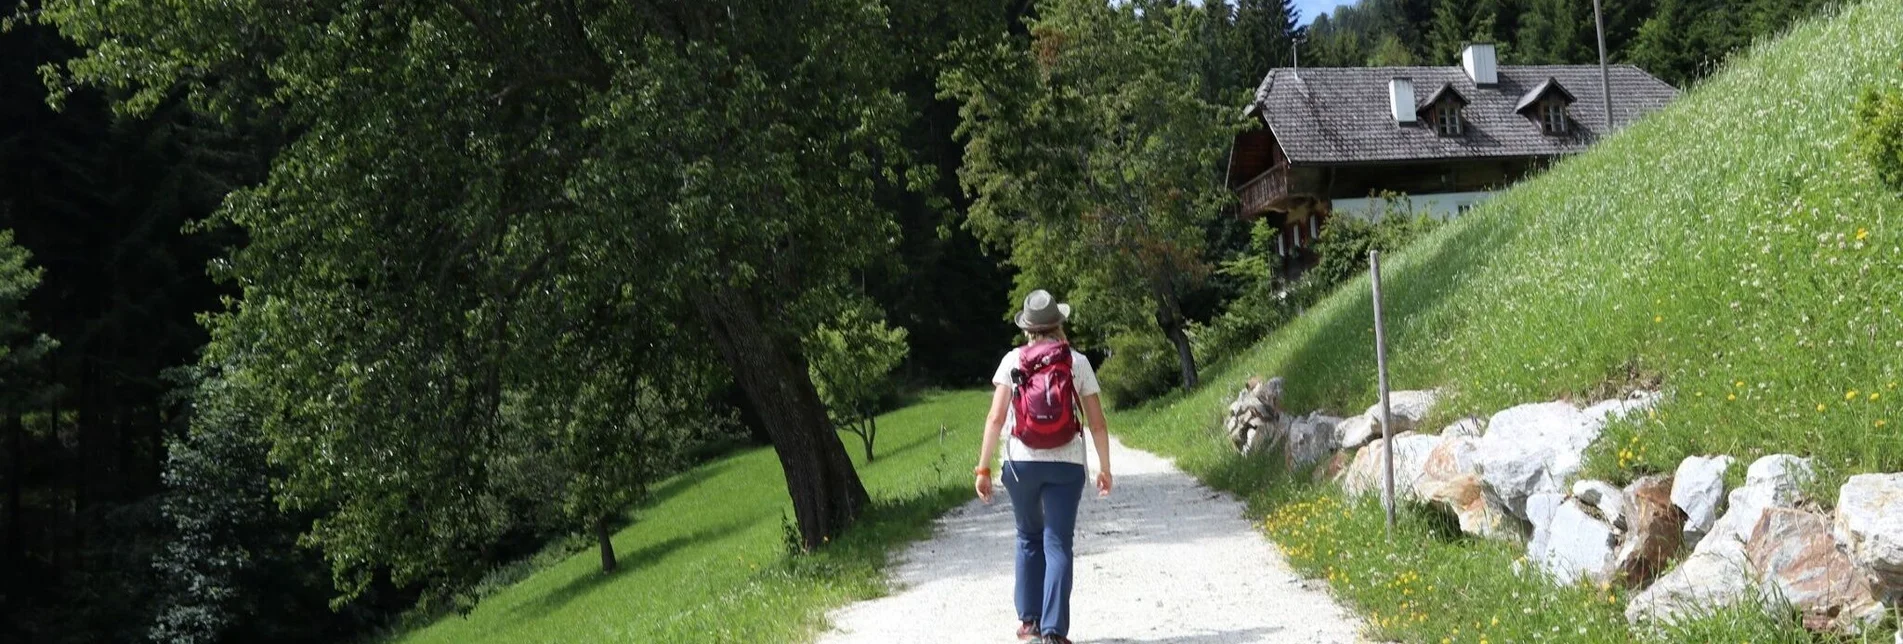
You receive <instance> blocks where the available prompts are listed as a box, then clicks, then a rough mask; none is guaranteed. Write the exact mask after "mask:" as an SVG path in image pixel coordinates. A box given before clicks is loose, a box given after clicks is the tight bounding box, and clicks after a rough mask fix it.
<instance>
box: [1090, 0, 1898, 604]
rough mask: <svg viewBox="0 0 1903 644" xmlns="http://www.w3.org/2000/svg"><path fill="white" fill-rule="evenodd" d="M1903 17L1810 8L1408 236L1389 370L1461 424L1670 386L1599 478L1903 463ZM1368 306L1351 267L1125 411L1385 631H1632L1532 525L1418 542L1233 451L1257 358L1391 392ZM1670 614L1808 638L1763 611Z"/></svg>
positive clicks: (1145, 439)
mask: <svg viewBox="0 0 1903 644" xmlns="http://www.w3.org/2000/svg"><path fill="white" fill-rule="evenodd" d="M1898 15H1903V0H1869V1H1867V2H1863V3H1861V4H1856V5H1854V6H1851V7H1848V8H1845V9H1843V10H1841V11H1839V12H1838V13H1837V14H1835V15H1834V16H1831V17H1826V18H1821V19H1817V20H1812V21H1809V22H1806V23H1803V24H1801V25H1799V26H1797V27H1795V28H1794V29H1793V30H1792V31H1791V32H1790V33H1789V34H1787V36H1786V37H1783V38H1781V39H1778V40H1776V41H1771V42H1768V43H1763V44H1760V45H1758V46H1757V47H1755V48H1754V49H1753V50H1752V51H1750V52H1749V54H1748V55H1745V56H1742V57H1740V58H1738V59H1736V61H1735V62H1734V63H1732V64H1731V65H1730V66H1729V67H1728V68H1727V69H1725V70H1723V71H1722V72H1721V73H1719V74H1718V75H1716V76H1715V77H1714V78H1713V79H1712V80H1711V81H1710V82H1707V83H1705V84H1703V85H1700V86H1698V87H1696V88H1694V89H1693V90H1692V91H1690V92H1688V93H1687V94H1686V95H1685V96H1684V97H1683V98H1681V99H1680V100H1679V101H1678V102H1676V103H1675V104H1674V105H1672V106H1670V107H1669V108H1667V109H1666V110H1664V111H1662V112H1660V113H1657V114H1655V115H1654V116H1652V117H1650V118H1648V119H1646V120H1644V121H1642V122H1640V123H1637V124H1635V125H1633V126H1632V127H1630V128H1629V129H1628V130H1626V131H1624V132H1622V133H1621V134H1619V135H1618V136H1616V137H1614V138H1612V139H1611V140H1609V141H1606V142H1605V143H1603V144H1602V145H1600V146H1599V147H1597V148H1595V149H1594V150H1593V151H1592V152H1590V153H1588V154H1585V155H1582V156H1579V157H1576V158H1571V159H1568V160H1565V161H1563V162H1560V163H1558V164H1556V165H1555V166H1554V167H1552V168H1551V169H1550V170H1548V171H1547V172H1545V173H1544V174H1542V175H1541V176H1539V177H1537V178H1535V179H1532V180H1530V181H1527V182H1525V183H1522V184H1520V185H1518V186H1516V187H1515V188H1513V189H1511V190H1509V191H1507V192H1505V193H1504V194H1502V195H1500V196H1498V197H1496V198H1495V199H1493V200H1491V201H1489V202H1487V203H1486V204H1484V205H1483V206H1482V207H1480V208H1478V209H1476V210H1474V211H1472V212H1471V213H1470V214H1469V215H1467V216H1465V217H1463V218H1462V219H1460V220H1458V221H1456V222H1454V223H1452V224H1450V225H1448V226H1445V227H1443V228H1441V229H1440V230H1438V231H1436V232H1435V233H1433V234H1432V235H1430V236H1428V237H1427V238H1424V239H1423V240H1422V241H1420V242H1417V243H1416V244H1414V245H1413V246H1412V247H1410V248H1408V249H1406V250H1405V251H1403V252H1400V253H1397V254H1395V255H1394V256H1393V257H1390V258H1387V261H1384V269H1385V270H1386V273H1385V279H1384V283H1383V290H1384V293H1385V294H1386V296H1387V301H1386V315H1387V329H1388V337H1389V343H1390V345H1389V351H1388V356H1389V362H1390V366H1391V378H1392V383H1393V385H1394V387H1395V388H1397V389H1409V388H1428V387H1441V388H1444V390H1445V391H1446V392H1447V394H1448V396H1449V397H1448V398H1447V399H1446V400H1445V401H1444V402H1443V404H1442V405H1441V406H1440V407H1439V408H1437V410H1436V414H1437V415H1438V416H1440V417H1442V418H1441V419H1442V420H1446V419H1451V418H1453V417H1455V416H1464V415H1469V414H1472V415H1479V416H1482V417H1485V416H1487V415H1490V414H1492V413H1493V412H1495V411H1498V410H1500V409H1504V408H1506V407H1509V406H1512V405H1515V404H1518V403H1522V402H1528V401H1539V400H1550V399H1554V398H1571V399H1587V398H1595V397H1603V396H1605V395H1607V394H1611V393H1615V392H1618V391H1621V390H1625V389H1630V388H1636V387H1658V388H1660V389H1661V390H1662V391H1663V392H1665V394H1666V399H1665V401H1664V402H1663V403H1662V404H1661V405H1660V406H1659V407H1658V408H1657V419H1656V422H1653V421H1647V422H1645V423H1644V424H1643V425H1637V424H1633V423H1615V424H1614V425H1613V426H1612V427H1611V428H1609V430H1608V432H1607V433H1606V435H1605V436H1603V437H1602V438H1601V439H1600V441H1599V442H1598V443H1597V444H1596V445H1595V447H1594V450H1593V451H1592V452H1590V453H1589V461H1588V464H1587V471H1586V473H1585V474H1584V475H1585V476H1591V477H1594V478H1603V479H1609V480H1613V481H1618V482H1624V481H1627V480H1631V479H1633V478H1635V477H1637V476H1639V475H1642V474H1645V473H1651V472H1661V471H1665V472H1669V471H1670V470H1671V469H1672V468H1673V467H1674V466H1675V465H1676V464H1677V463H1678V462H1679V461H1680V460H1681V459H1682V458H1683V457H1685V456H1687V455H1690V454H1695V453H1727V454H1736V455H1739V456H1740V457H1742V458H1751V457H1755V456H1760V455H1764V454H1769V453H1775V452H1794V453H1798V454H1803V455H1807V456H1812V457H1815V464H1816V465H1817V466H1818V467H1819V469H1820V474H1821V476H1820V477H1819V478H1820V479H1821V480H1820V481H1818V483H1817V484H1818V486H1819V487H1820V488H1823V487H1827V488H1828V489H1829V490H1832V493H1830V494H1822V495H1817V498H1821V499H1826V500H1827V501H1828V500H1829V499H1834V498H1835V494H1834V490H1835V489H1836V486H1837V485H1838V484H1840V483H1841V482H1842V481H1843V479H1844V478H1845V477H1847V476H1848V475H1850V474H1853V473H1858V472H1869V471H1886V472H1894V471H1898V470H1903V435H1899V434H1898V432H1897V425H1895V424H1894V423H1896V422H1898V421H1899V420H1903V408H1899V406H1898V398H1899V397H1903V391H1897V390H1895V387H1896V386H1897V382H1898V381H1899V380H1903V373H1899V371H1903V365H1899V364H1898V363H1897V360H1896V358H1897V356H1898V355H1903V326H1899V325H1898V324H1897V321H1896V313H1897V311H1898V309H1899V308H1903V288H1899V287H1900V286H1903V248H1900V247H1903V197H1899V195H1898V194H1897V193H1896V192H1895V191H1893V190H1892V189H1890V188H1887V187H1885V186H1883V185H1882V184H1880V183H1879V181H1878V179H1877V178H1876V176H1875V174H1874V171H1873V170H1872V169H1871V168H1870V167H1869V166H1868V165H1867V164H1865V163H1864V162H1862V161H1860V160H1857V159H1855V158H1854V157H1853V156H1852V155H1851V153H1850V146H1849V144H1848V136H1849V133H1850V130H1851V122H1852V106H1853V103H1854V101H1855V99H1856V95H1857V92H1858V91H1859V90H1860V89H1861V88H1862V87H1863V86H1864V85H1865V84H1866V83H1870V82H1872V81H1877V80H1880V79H1892V80H1893V79H1903V68H1900V67H1899V65H1898V63H1899V61H1903V21H1900V20H1897V19H1896V16H1898ZM1615 101H1616V97H1615ZM1371 317H1372V311H1371V305H1370V302H1369V298H1368V283H1367V280H1366V278H1361V279H1358V280H1356V281H1353V282H1351V283H1348V284H1346V285H1344V286H1343V287H1342V288H1341V289H1340V290H1339V291H1338V292H1336V293H1335V294H1333V295H1332V296H1330V297H1329V298H1328V299H1326V300H1325V301H1324V302H1322V303H1321V304H1320V305H1318V306H1316V307H1315V308H1313V309H1312V310H1310V311H1309V312H1308V313H1307V314H1306V315H1304V316H1303V317H1301V318H1300V319H1299V320H1298V321H1296V322H1294V323H1292V324H1290V325H1289V326H1287V327H1285V328H1283V329H1281V330H1279V331H1278V332H1276V333H1274V334H1273V335H1271V336H1270V337H1267V338H1265V339H1264V340H1263V341H1262V342H1260V343H1259V344H1258V345H1257V346H1256V347H1255V348H1254V349H1252V350H1251V351H1250V352H1249V353H1248V354H1247V355H1244V356H1240V357H1239V359H1237V360H1235V361H1233V362H1232V364H1233V365H1235V366H1233V367H1231V368H1229V369H1227V370H1226V371H1224V372H1223V373H1217V374H1212V375H1211V377H1210V378H1208V382H1209V383H1210V385H1211V386H1208V387H1206V388H1205V389H1204V390H1202V391H1199V392H1197V393H1195V394H1192V395H1190V396H1187V397H1178V398H1175V399H1171V400H1164V401H1159V402H1158V403H1156V404H1153V405H1151V406H1150V407H1148V408H1146V409H1144V410H1142V411H1140V412H1138V413H1136V414H1132V415H1130V416H1127V417H1125V418H1124V419H1122V425H1123V426H1124V427H1126V428H1130V429H1127V430H1126V431H1125V432H1124V435H1125V437H1126V440H1128V441H1129V442H1130V443H1131V444H1132V445H1135V446H1138V447H1142V448H1146V449H1152V450H1159V451H1163V452H1166V453H1170V454H1173V455H1176V456H1178V457H1179V458H1180V462H1181V463H1182V464H1183V465H1184V466H1185V467H1186V468H1187V469H1190V470H1191V471H1192V472H1195V473H1197V474H1198V475H1199V476H1202V477H1203V478H1204V479H1205V480H1206V481H1207V482H1209V483H1211V484H1212V485H1215V486H1217V487H1221V488H1225V489H1230V490H1235V491H1239V492H1243V493H1245V494H1249V495H1251V501H1252V504H1251V506H1252V508H1253V509H1254V510H1255V511H1257V512H1259V513H1261V514H1263V515H1264V516H1265V517H1266V519H1265V527H1266V528H1267V529H1268V530H1269V532H1270V534H1271V536H1272V537H1273V538H1275V539H1276V540H1277V541H1278V542H1280V543H1281V545H1282V546H1283V547H1284V549H1285V551H1287V552H1289V554H1290V558H1291V560H1292V561H1294V562H1295V563H1296V565H1297V566H1298V567H1300V568H1302V569H1304V570H1306V571H1308V572H1310V573H1311V574H1315V575H1317V576H1324V577H1326V578H1327V579H1328V580H1329V581H1330V582H1331V585H1332V586H1333V587H1334V588H1335V590H1336V592H1337V593H1338V594H1340V595H1343V596H1345V597H1346V598H1348V599H1349V600H1350V601H1352V602H1354V603H1355V604H1357V605H1358V606H1360V607H1362V609H1363V610H1365V611H1366V612H1367V614H1368V615H1369V617H1370V622H1371V623H1372V624H1374V625H1375V626H1376V628H1377V630H1379V631H1380V634H1381V635H1384V636H1389V637H1395V638H1399V639H1403V640H1407V641H1445V640H1443V639H1442V638H1448V639H1451V640H1452V641H1472V640H1473V638H1474V636H1476V635H1483V636H1484V635H1485V634H1491V636H1492V638H1493V640H1494V641H1521V640H1525V639H1534V638H1555V637H1556V638H1558V639H1564V640H1586V641H1625V640H1627V639H1630V638H1631V637H1632V634H1631V633H1629V632H1628V631H1627V630H1626V627H1625V624H1624V621H1623V619H1622V618H1621V617H1620V615H1619V609H1620V608H1621V607H1622V606H1623V605H1624V601H1623V600H1624V597H1622V594H1623V592H1624V591H1620V590H1618V589H1616V588H1615V589H1611V590H1605V589H1595V588H1584V587H1579V588H1551V587H1546V586H1544V585H1542V584H1540V583H1537V582H1533V581H1529V580H1528V579H1527V578H1524V577H1520V576H1517V575H1514V574H1513V573H1511V572H1510V570H1512V568H1513V563H1514V559H1515V558H1517V557H1518V556H1519V552H1518V550H1517V548H1514V547H1509V546H1501V545H1498V544H1488V543H1476V542H1472V541H1466V540H1460V539H1455V538H1452V537H1451V536H1450V535H1448V534H1447V531H1446V530H1445V529H1444V527H1443V526H1440V525H1438V524H1436V523H1435V521H1434V520H1433V519H1431V518H1429V517H1426V516H1422V515H1409V516H1408V517H1407V519H1406V520H1404V521H1403V526H1402V530H1401V533H1400V534H1399V535H1398V538H1399V539H1402V540H1403V542H1404V543H1408V544H1409V547H1408V548H1406V549H1403V550H1402V551H1398V552H1397V551H1396V550H1394V549H1392V548H1390V547H1389V546H1387V545H1385V544H1384V543H1383V541H1382V537H1381V535H1382V529H1381V512H1380V510H1379V509H1378V507H1376V506H1375V505H1373V504H1372V503H1367V502H1364V503H1361V504H1353V503H1346V502H1343V501H1341V500H1340V499H1339V497H1337V496H1335V494H1334V493H1331V492H1328V491H1325V490H1323V489H1320V488H1319V487H1315V486H1308V485H1305V484H1304V483H1305V481H1306V479H1302V480H1300V481H1295V480H1290V479H1287V478H1284V477H1282V476H1281V475H1279V474H1278V473H1276V472H1274V471H1273V470H1274V468H1273V467H1272V466H1269V465H1267V464H1264V463H1252V462H1249V461H1245V460H1240V459H1236V458H1234V457H1233V456H1232V455H1231V454H1230V453H1229V452H1227V449H1226V447H1225V446H1223V445H1222V444H1221V441H1220V440H1218V439H1217V436H1216V434H1217V432H1218V431H1219V429H1218V423H1219V414H1220V413H1221V412H1222V410H1223V409H1224V407H1225V404H1226V403H1227V402H1228V398H1229V397H1231V396H1233V395H1234V394H1235V391H1236V386H1238V385H1239V384H1240V383H1241V381H1242V380H1244V379H1245V378H1247V377H1248V376H1250V375H1254V374H1264V375H1280V376H1283V377H1285V378H1287V383H1288V384H1287V387H1288V390H1287V391H1288V405H1287V406H1288V408H1289V409H1291V410H1295V411H1298V412H1306V411H1307V410H1311V409H1322V410H1328V411H1332V412H1335V413H1338V414H1344V415H1350V414H1354V413H1359V412H1360V410H1362V409H1364V408H1365V407H1366V406H1367V405H1368V404H1369V403H1370V402H1371V401H1372V400H1374V397H1375V383H1374V376H1375V374H1374V368H1375V365H1374V352H1373V328H1372V322H1371ZM1432 420H1434V419H1430V422H1429V423H1428V425H1429V426H1431V427H1439V426H1441V423H1436V422H1432ZM1618 448H1625V449H1626V450H1627V455H1628V456H1629V457H1631V458H1628V459H1626V460H1624V461H1623V462H1622V461H1621V459H1620V458H1618V456H1617V454H1616V452H1615V450H1616V449H1618ZM1436 587H1439V588H1461V589H1463V592H1461V593H1459V594H1451V593H1446V592H1438V593H1437V592H1435V591H1434V589H1435V588H1436ZM1423 591H1425V592H1423ZM1503 616H1505V617H1507V619H1505V620H1502V619H1501V618H1502V617H1503ZM1462 632H1465V633H1466V634H1467V636H1466V637H1464V638H1463V637H1462V636H1461V633H1462ZM1560 633H1564V634H1565V635H1555V634H1560ZM1667 637H1668V639H1670V638H1673V637H1677V638H1685V639H1686V640H1687V641H1689V640H1691V639H1696V640H1699V641H1706V640H1711V639H1731V638H1743V639H1752V640H1753V641H1757V640H1756V639H1753V638H1774V639H1776V640H1778V641H1804V637H1803V636H1802V634H1801V631H1799V632H1792V631H1791V630H1790V627H1789V626H1788V625H1785V624H1782V623H1777V622H1774V621H1770V620H1766V619H1765V618H1763V616H1759V615H1721V616H1717V617H1715V618H1714V619H1711V620H1707V621H1705V622H1701V623H1699V624H1696V625H1693V626H1690V627H1688V628H1687V629H1686V630H1683V631H1680V632H1677V633H1674V634H1670V635H1668V636H1667ZM1482 641H1485V640H1484V639H1482ZM1734 641H1735V640H1734Z"/></svg>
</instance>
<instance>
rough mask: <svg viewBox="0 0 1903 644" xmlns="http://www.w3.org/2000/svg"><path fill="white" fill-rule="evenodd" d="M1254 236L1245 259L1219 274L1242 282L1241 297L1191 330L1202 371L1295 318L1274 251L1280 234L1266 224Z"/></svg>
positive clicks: (1225, 263) (1224, 264)
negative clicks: (1206, 322) (1285, 295)
mask: <svg viewBox="0 0 1903 644" xmlns="http://www.w3.org/2000/svg"><path fill="white" fill-rule="evenodd" d="M1249 237H1250V240H1249V244H1248V246H1247V248H1245V249H1243V252H1242V253H1241V254H1239V255H1238V256H1236V257H1235V258H1233V259H1229V260H1225V261H1223V262H1222V265H1221V266H1220V267H1219V268H1217V269H1216V273H1217V274H1218V275H1221V276H1223V277H1226V278H1229V279H1232V280H1235V281H1236V282H1238V283H1239V284H1240V285H1241V288H1240V292H1239V293H1237V294H1236V296H1235V298H1234V299H1232V300H1230V301H1229V302H1228V303H1227V304H1226V305H1224V306H1223V311H1222V313H1221V314H1219V315H1217V316H1215V317H1214V318H1212V319H1211V320H1210V321H1209V323H1208V324H1206V325H1195V326H1192V327H1191V329H1190V332H1191V339H1192V340H1193V343H1192V344H1193V345H1194V347H1195V350H1196V364H1197V366H1198V367H1199V368H1201V369H1204V370H1209V369H1214V368H1216V367H1217V366H1218V365H1220V364H1222V363H1223V362H1224V361H1225V360H1227V359H1228V358H1229V357H1230V356H1233V355H1235V354H1236V353H1238V352H1241V351H1243V350H1245V349H1248V348H1249V347H1250V346H1253V345H1254V344H1255V343H1256V341H1257V340H1261V339H1262V338H1263V337H1264V336H1267V335H1268V334H1269V332H1271V331H1274V330H1275V328H1276V327H1279V326H1281V325H1282V323H1283V322H1287V321H1288V319H1289V318H1290V317H1291V316H1292V313H1293V311H1291V310H1290V307H1289V305H1288V303H1287V301H1286V298H1285V297H1284V290H1283V288H1282V286H1283V285H1282V280H1281V278H1280V277H1279V276H1278V274H1277V273H1278V270H1279V268H1280V262H1279V261H1278V258H1277V257H1276V256H1275V254H1274V253H1273V252H1271V249H1272V248H1274V246H1275V237H1276V229H1275V228H1273V227H1271V226H1269V225H1268V222H1267V221H1265V220H1257V221H1256V222H1255V225H1254V227H1253V228H1251V229H1250V231H1249Z"/></svg>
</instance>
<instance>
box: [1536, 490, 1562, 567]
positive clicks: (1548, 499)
mask: <svg viewBox="0 0 1903 644" xmlns="http://www.w3.org/2000/svg"><path fill="white" fill-rule="evenodd" d="M1565 502H1566V495H1564V494H1560V493H1558V492H1540V493H1538V494H1534V495H1533V496H1530V497H1527V499H1526V521H1527V524H1528V525H1529V526H1531V532H1532V537H1531V539H1530V540H1529V541H1528V542H1527V544H1526V552H1527V555H1528V556H1529V557H1530V556H1532V553H1535V552H1544V551H1545V550H1546V547H1547V543H1548V542H1550V541H1552V536H1553V515H1554V514H1556V513H1558V512H1559V506H1560V504H1562V503H1565Z"/></svg>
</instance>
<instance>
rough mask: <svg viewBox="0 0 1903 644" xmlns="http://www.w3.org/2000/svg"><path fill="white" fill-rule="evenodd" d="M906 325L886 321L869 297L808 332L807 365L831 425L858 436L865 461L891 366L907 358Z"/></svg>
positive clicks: (869, 454) (870, 453)
mask: <svg viewBox="0 0 1903 644" xmlns="http://www.w3.org/2000/svg"><path fill="white" fill-rule="evenodd" d="M905 338H906V332H905V329H894V328H891V327H888V326H886V324H885V321H884V320H881V319H879V318H878V316H877V309H876V308H875V307H874V306H873V305H872V304H871V303H869V302H853V303H851V304H848V305H847V306H845V307H844V308H843V309H842V310H841V311H840V312H839V314H838V316H837V317H835V318H834V319H833V320H832V321H829V322H827V323H825V324H821V325H820V326H819V327H818V328H816V329H813V332H812V333H809V334H807V336H806V342H805V350H806V356H807V360H808V362H807V368H808V369H810V370H811V371H812V377H813V384H814V385H816V386H818V387H819V399H820V400H821V401H823V402H825V403H826V412H827V415H828V416H829V417H830V418H831V419H832V421H833V425H834V426H836V427H838V428H839V429H841V430H844V431H847V432H851V433H852V434H854V435H856V436H858V437H859V441H860V443H861V444H863V445H864V447H865V453H866V462H867V463H871V462H872V461H873V451H872V447H873V441H874V440H876V439H877V438H878V435H879V420H878V412H879V401H880V399H881V398H883V397H884V396H885V395H886V394H887V393H890V392H891V391H892V388H893V387H892V384H891V381H890V379H889V377H890V375H891V373H892V370H893V369H895V368H897V367H898V366H899V363H900V362H903V361H904V360H905V356H906V353H907V349H906V344H905Z"/></svg>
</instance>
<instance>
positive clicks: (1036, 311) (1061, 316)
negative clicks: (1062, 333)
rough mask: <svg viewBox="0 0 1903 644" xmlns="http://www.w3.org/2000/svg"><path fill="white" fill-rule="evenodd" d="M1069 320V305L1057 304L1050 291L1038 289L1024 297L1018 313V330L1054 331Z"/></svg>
mask: <svg viewBox="0 0 1903 644" xmlns="http://www.w3.org/2000/svg"><path fill="white" fill-rule="evenodd" d="M1067 319H1070V305H1069V304H1064V303H1062V302H1058V301H1057V298H1055V297H1052V296H1051V292H1050V291H1046V290H1044V289H1038V290H1035V291H1031V294H1030V295H1027V296H1025V297H1024V309H1023V310H1020V311H1018V318H1017V323H1018V328H1020V329H1024V330H1026V331H1030V332H1032V333H1039V332H1043V331H1049V330H1052V329H1055V328H1057V327H1059V326H1061V325H1063V324H1064V320H1067Z"/></svg>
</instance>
